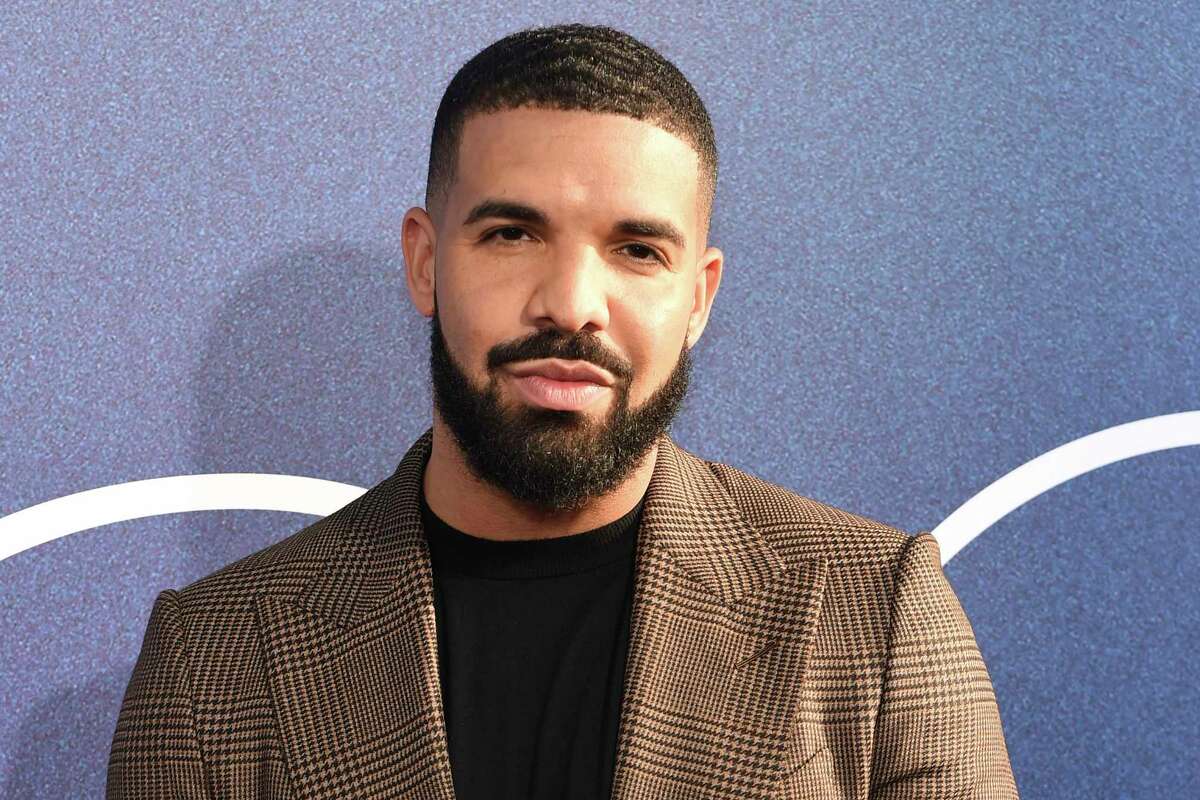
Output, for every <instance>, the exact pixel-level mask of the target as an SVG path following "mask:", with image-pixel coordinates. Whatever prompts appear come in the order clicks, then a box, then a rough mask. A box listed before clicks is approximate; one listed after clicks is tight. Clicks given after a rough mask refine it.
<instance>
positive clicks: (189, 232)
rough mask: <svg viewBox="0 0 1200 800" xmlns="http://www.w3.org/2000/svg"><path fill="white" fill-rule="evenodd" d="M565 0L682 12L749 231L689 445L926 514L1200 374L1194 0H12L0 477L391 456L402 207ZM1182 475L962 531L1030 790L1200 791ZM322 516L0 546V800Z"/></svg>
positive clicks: (65, 791) (204, 517)
mask: <svg viewBox="0 0 1200 800" xmlns="http://www.w3.org/2000/svg"><path fill="white" fill-rule="evenodd" d="M567 20H582V21H593V22H604V23H607V24H612V25H615V26H618V27H621V28H624V29H626V30H628V31H630V32H631V33H633V34H635V35H637V36H639V37H641V38H643V39H644V40H645V41H647V42H648V43H650V44H652V45H654V46H656V47H658V48H660V49H661V50H662V51H663V52H664V53H665V54H666V55H667V56H668V57H669V58H671V59H672V60H673V61H675V62H676V63H677V64H678V65H679V66H680V67H681V69H682V70H683V71H684V72H685V73H686V74H687V75H688V76H689V77H691V78H692V80H693V82H694V83H695V85H696V86H697V89H698V90H699V92H700V94H701V95H702V97H703V98H704V99H705V101H706V102H707V103H708V105H709V108H710V111H711V113H712V115H713V118H714V124H715V126H716V131H717V138H718V144H719V146H720V148H721V153H722V162H723V163H722V166H723V172H722V175H721V178H720V184H719V189H718V196H717V205H716V209H715V220H714V227H713V230H712V234H711V239H712V241H713V243H714V244H717V245H718V246H720V247H722V249H723V250H724V251H725V253H726V256H727V266H726V272H725V277H724V281H723V283H722V286H721V291H720V294H719V296H718V298H717V300H716V303H715V305H714V307H713V312H712V319H711V322H710V324H709V327H708V329H707V331H706V332H705V334H704V336H703V337H702V339H701V340H700V343H699V345H698V347H697V350H696V355H697V365H696V373H695V378H694V382H693V388H692V393H691V395H690V396H689V399H688V401H687V403H686V405H685V410H684V412H683V414H682V415H681V417H680V419H679V421H678V422H677V423H676V425H675V427H674V435H675V438H676V439H677V440H678V441H679V442H680V443H681V444H683V445H684V446H685V447H687V448H688V449H690V450H692V451H693V452H696V453H698V454H700V455H703V456H705V457H707V458H710V459H715V460H719V461H724V462H727V463H731V464H734V465H737V466H739V467H741V468H743V469H746V470H748V471H750V472H753V473H755V474H757V475H759V476H761V477H764V478H766V479H768V480H772V481H775V482H777V483H780V484H783V485H785V486H787V487H789V488H792V489H794V490H795V491H798V492H800V493H801V494H805V495H808V496H810V497H814V498H817V499H820V500H823V501H826V502H830V503H833V504H834V505H838V506H841V507H844V508H846V509H848V510H851V511H855V512H857V513H861V514H865V515H868V516H872V517H875V518H877V519H880V520H883V521H885V522H889V523H892V524H895V525H898V526H900V527H903V528H905V529H907V530H910V531H915V530H917V529H927V528H932V527H933V526H935V525H936V524H937V523H938V522H940V521H941V520H942V519H944V518H945V517H946V516H947V515H948V514H949V513H950V512H951V511H953V510H954V509H955V508H957V507H958V506H959V505H960V504H961V503H963V502H964V501H966V500H967V499H968V498H970V497H971V496H972V495H974V494H975V493H976V492H977V491H979V490H980V489H981V488H983V487H984V486H986V485H987V484H989V483H991V482H992V481H993V480H995V479H996V478H998V477H1000V476H1002V475H1004V474H1005V473H1007V472H1009V471H1010V470H1012V469H1013V468H1015V467H1017V466H1018V465H1020V464H1022V463H1024V462H1025V461H1027V460H1029V459H1031V458H1033V457H1035V456H1037V455H1039V454H1041V453H1043V452H1046V451H1047V450H1050V449H1051V448H1053V447H1055V446H1057V445H1060V444H1062V443H1064V442H1067V441H1069V440H1072V439H1075V438H1077V437H1079V436H1082V435H1084V434H1087V433H1091V432H1093V431H1096V430H1099V429H1102V428H1107V427H1109V426H1112V425H1115V424H1118V423H1122V422H1127V421H1130V420H1136V419H1141V418H1145V417H1151V416H1156V415H1160V414H1165V413H1169V412H1176V411H1183V410H1189V409H1200V386H1198V383H1197V367H1198V366H1200V363H1198V362H1200V357H1198V355H1197V354H1198V353H1200V341H1198V340H1200V334H1198V326H1197V321H1198V320H1200V294H1198V293H1197V291H1196V290H1195V282H1196V274H1197V255H1198V253H1200V247H1198V245H1200V226H1198V225H1197V220H1198V219H1200V155H1198V150H1197V147H1196V140H1197V136H1200V91H1198V89H1197V87H1200V56H1198V48H1197V47H1196V42H1197V41H1200V7H1198V6H1197V5H1196V4H1194V3H1164V2H1155V3H1145V4H1126V3H1121V4H1111V3H1106V2H1080V3H1054V4H1038V5H1031V6H1029V7H1021V5H1020V4H1016V3H1012V4H1003V6H1002V7H1001V6H1000V5H999V4H978V5H973V4H968V3H956V4H929V5H926V4H923V3H902V4H896V3H890V2H870V3H861V4H857V5H856V6H854V7H850V6H848V5H843V4H841V3H811V4H806V5H805V6H804V7H799V6H797V7H794V8H787V7H784V6H769V5H765V4H764V5H761V6H754V5H749V6H748V5H746V4H737V5H728V6H720V5H717V4H705V5H704V6H703V7H701V6H699V5H697V4H692V3H683V2H657V3H654V4H651V5H647V6H645V7H638V6H635V5H629V4H611V5H610V4H606V3H599V2H587V3H579V2H561V1H560V2H554V3H527V4H522V5H521V6H520V7H513V6H511V5H510V4H498V3H492V2H475V1H470V2H461V3H458V4H455V6H454V8H453V9H452V10H446V9H443V8H439V7H437V5H436V4H428V5H423V6H418V5H415V4H410V5H405V6H401V5H399V4H389V3H364V2H358V3H296V4H283V3H268V2H258V3H245V4H237V5H236V7H235V6H233V5H230V6H228V7H211V8H207V9H200V8H198V7H197V5H196V4H192V3H181V2H164V3H158V4H155V6H154V10H151V7H150V6H142V5H140V4H130V5H129V7H125V8H122V7H120V6H119V5H114V4H111V3H76V4H72V5H71V6H70V7H69V8H68V7H66V6H65V4H64V5H62V6H60V5H57V4H56V5H55V6H54V11H53V13H51V12H49V11H47V7H46V5H45V4H43V3H7V4H5V9H4V10H3V11H0V110H2V113H0V197H2V201H0V232H2V233H0V236H2V240H0V270H2V273H0V275H2V282H0V326H2V328H0V334H2V335H0V364H2V365H3V380H0V420H2V427H0V515H3V514H7V513H10V512H13V511H17V510H19V509H23V508H26V507H29V506H34V505H36V504H39V503H42V502H44V501H47V500H50V499H53V498H56V497H61V496H64V495H68V494H71V493H74V492H78V491H81V490H84V489H90V488H93V487H100V486H107V485H111V484H120V483H124V482H127V481H131V480H136V479H140V478H151V477H158V476H168V475H180V474H194V473H205V472H270V473H286V474H295V475H312V476H319V477H323V478H329V479H333V480H338V481H344V482H347V483H352V484H356V485H359V486H369V485H373V484H374V483H376V482H378V481H379V480H381V479H382V478H384V477H386V476H387V475H388V474H390V472H391V471H392V469H393V468H394V467H395V465H396V464H397V463H398V461H399V459H400V456H401V455H403V452H404V450H405V449H406V448H407V446H408V445H409V444H410V443H411V441H412V440H413V439H414V438H415V437H416V436H417V435H419V434H420V433H421V432H422V431H423V430H424V429H425V428H426V427H427V426H428V424H429V421H430V411H429V408H430V400H429V384H428V378H427V375H426V372H427V366H426V354H427V349H426V348H427V343H426V342H427V328H426V323H425V321H424V319H423V318H421V317H420V316H419V315H418V314H417V313H416V312H415V311H414V310H412V309H411V308H410V307H409V305H408V298H407V293H406V292H405V290H404V281H403V273H402V270H403V264H402V261H401V256H400V250H399V243H398V237H397V233H398V225H399V221H400V218H401V216H402V215H403V212H404V210H405V209H406V208H407V207H408V206H410V205H413V204H417V203H419V202H421V199H422V193H423V176H424V173H425V166H426V158H427V147H428V138H429V134H430V130H431V127H432V121H433V114H434V111H435V110H436V106H437V102H438V99H439V97H440V95H441V92H442V90H443V89H444V87H445V85H446V83H447V81H448V80H449V78H450V76H451V75H452V74H453V73H454V71H455V70H456V69H457V68H458V66H459V65H460V64H461V63H462V62H463V61H465V60H466V59H467V58H468V57H470V55H472V54H473V53H474V52H476V51H477V50H478V49H480V48H481V47H483V46H484V45H485V44H487V43H489V42H490V41H492V40H494V39H495V38H498V36H500V35H502V34H503V33H507V32H510V31H512V30H515V29H517V28H521V27H525V26H528V25H534V24H547V23H550V22H559V21H567ZM1198 492H1200V451H1198V450H1197V449H1196V448H1180V449H1174V450H1167V451H1162V452H1159V453H1154V454H1151V455H1147V456H1142V457H1139V458H1136V459H1131V460H1127V461H1122V462H1118V463H1116V464H1112V465H1110V466H1107V467H1104V468H1102V469H1099V470H1096V471H1094V472H1091V473H1089V474H1087V475H1084V476H1082V477H1080V478H1077V479H1075V480H1073V481H1070V482H1068V483H1066V484H1064V485H1062V486H1060V487H1059V488H1057V489H1054V490H1052V491H1050V492H1048V493H1046V494H1044V495H1042V496H1040V497H1038V498H1037V499H1035V500H1034V501H1032V502H1030V503H1028V504H1026V505H1025V506H1023V507H1022V508H1020V509H1019V510H1018V511H1016V512H1014V513H1012V514H1010V515H1009V516H1007V517H1005V518H1004V519H1003V520H1001V521H1000V522H999V523H997V524H996V525H994V526H992V527H991V528H990V529H989V530H988V531H987V532H986V533H985V534H984V535H983V536H981V537H979V538H978V539H976V540H975V541H973V542H972V543H971V544H970V545H969V546H968V547H967V548H965V549H964V550H963V551H962V552H961V553H960V554H959V555H957V556H956V557H955V558H954V559H953V560H952V561H951V562H950V563H949V564H948V565H947V567H946V571H947V575H948V576H949V578H950V580H951V583H952V584H953V585H954V587H955V589H956V590H957V592H958V594H959V597H960V598H961V600H962V602H963V605H964V607H965V609H966V610H967V613H968V615H969V617H970V618H971V620H972V622H973V624H974V626H975V631H976V635H977V637H978V639H979V643H980V647H981V649H982V651H983V654H984V657H985V659H986V661H987V664H988V667H989V670H990V671H991V674H992V677H993V681H994V683H995V686H996V691H997V696H998V700H999V703H1000V708H1001V715H1002V718H1003V722H1004V727H1005V732H1006V735H1007V738H1008V743H1009V750H1010V754H1011V756H1012V761H1013V768H1014V772H1015V774H1016V778H1017V782H1018V785H1019V787H1020V789H1021V792H1022V796H1023V797H1026V798H1034V797H1053V798H1075V797H1078V798H1091V797H1101V796H1102V797H1122V798H1124V797H1147V796H1171V797H1184V796H1198V795H1200V759H1197V758H1196V752H1197V748H1198V746H1200V722H1198V721H1197V720H1198V719H1200V716H1198V715H1197V710H1198V706H1200V703H1198V702H1197V701H1198V699H1200V688H1198V685H1200V682H1198V680H1197V678H1198V675H1197V671H1198V667H1197V662H1196V659H1195V653H1196V651H1197V647H1198V645H1200V602H1198V598H1197V593H1196V591H1195V588H1194V586H1195V576H1196V574H1197V573H1198V570H1200V544H1198V541H1197V536H1196V531H1195V525H1196V523H1195V520H1196V512H1197V511H1198V510H1200V501H1198V500H1197V497H1198ZM311 520H312V517H308V516H305V515H301V514H283V513H269V512H250V511H221V512H201V513H192V514H177V515H170V516H159V517H152V518H147V519H140V520H133V521H129V522H123V523H119V524H112V525H107V526H103V527H99V528H95V529H93V530H89V531H84V532H81V533H77V534H74V535H72V536H68V537H66V538H62V539H58V540H56V541H52V542H48V543H46V544H43V545H40V546H38V547H36V548H34V549H32V550H27V551H25V552H23V553H21V554H18V555H16V556H13V557H11V558H8V559H7V560H5V561H3V562H0V641H2V642H3V643H4V645H3V647H0V681H2V685H3V687H4V688H3V691H2V692H0V796H3V797H6V798H7V797H14V798H16V797H68V796H79V797H82V796H91V797H96V796H100V795H101V794H102V791H103V780H104V768H105V761H106V757H107V752H108V746H109V739H110V737H111V734H112V729H113V725H114V724H115V721H116V713H117V710H118V707H119V704H120V698H121V694H122V692H123V691H124V688H125V682H126V681H127V680H128V676H129V672H130V670H131V669H132V666H133V661H134V658H135V657H136V655H137V651H138V647H139V645H140V641H141V635H142V632H143V630H144V627H145V622H146V619H147V617H148V615H149V611H150V607H151V604H152V601H153V599H154V596H155V595H156V594H157V592H158V591H159V590H161V589H163V588H167V587H180V586H182V585H184V584H185V583H188V582H190V581H192V580H194V579H195V578H197V577H199V576H201V575H203V574H206V573H208V572H210V571H211V570H213V569H215V568H217V567H218V566H220V565H222V564H224V563H227V562H228V561H231V560H233V559H234V558H237V557H239V556H241V555H243V554H245V553H249V552H251V551H253V550H256V549H258V548H260V547H263V546H265V545H266V544H268V543H270V542H272V541H275V540H277V539H279V538H282V537H284V536H286V535H287V534H289V533H291V532H293V531H295V530H297V529H298V528H300V527H302V526H303V525H305V524H307V523H308V522H310V521H311ZM1189 587H1191V588H1189Z"/></svg>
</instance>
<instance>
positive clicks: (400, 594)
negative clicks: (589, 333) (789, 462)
mask: <svg viewBox="0 0 1200 800" xmlns="http://www.w3.org/2000/svg"><path fill="white" fill-rule="evenodd" d="M431 445H432V430H427V431H426V432H425V433H424V434H423V435H422V436H421V437H420V438H419V439H417V441H416V442H414V443H413V445H412V446H411V447H410V448H409V450H408V452H407V453H406V454H405V456H404V458H403V460H402V461H401V463H400V465H399V466H398V467H397V469H396V471H395V473H394V474H393V475H391V476H390V477H389V478H387V479H386V480H384V481H382V482H381V483H379V484H378V485H376V486H375V487H373V488H372V489H370V490H369V491H368V492H366V493H365V494H364V495H362V496H361V497H359V498H358V499H356V500H355V501H354V502H352V503H350V504H348V505H347V506H345V507H343V508H341V509H339V510H338V511H336V512H334V513H333V514H330V515H329V516H327V517H325V518H323V519H321V520H319V521H317V522H315V523H313V524H312V525H310V526H308V527H307V528H305V529H304V530H301V531H299V532H297V533H295V534H293V535H292V536H289V537H288V538H286V539H283V540H282V541H280V542H277V543H276V544H274V545H272V546H271V547H268V548H266V549H264V550H261V551H259V552H257V553H255V554H253V555H251V556H248V557H246V558H244V559H242V560H240V561H237V562H235V563H233V564H230V565H229V566H227V567H225V568H223V569H221V570H219V571H217V572H215V573H213V574H212V575H209V576H208V577H206V578H203V579H201V580H199V581H197V582H195V583H193V584H191V585H189V586H187V587H185V588H184V589H182V590H179V591H175V590H166V591H164V592H162V593H161V594H160V595H159V596H158V598H157V600H156V601H155V604H154V607H153V609H152V611H151V614H150V620H149V623H148V625H147V629H146V635H145V639H144V642H143V645H142V650H141V653H140V655H139V657H138V660H137V663H136V665H135V667H134V669H133V674H132V676H131V678H130V681H129V686H128V688H127V690H126V693H125V699H124V702H123V704H122V706H121V710H120V715H119V717H118V720H117V725H116V730H115V732H114V735H113V740H112V750H111V754H110V758H109V764H108V797H109V798H110V800H117V799H118V798H120V799H124V798H129V799H130V800H132V799H133V798H137V799H138V800H157V799H158V798H163V799H164V800H165V798H176V799H178V798H184V799H186V800H199V798H227V799H228V800H249V798H260V799H262V800H267V799H270V800H283V799H284V798H289V799H290V800H301V799H303V800H318V799H319V798H325V799H326V800H328V799H329V798H430V800H432V799H433V798H438V799H439V800H450V799H451V798H453V796H454V795H453V785H452V780H451V772H450V763H449V756H448V751H447V746H446V735H445V723H444V717H443V711H442V706H441V690H440V685H439V682H438V681H439V678H438V664H437V642H436V628H435V618H434V610H433V588H432V587H433V584H432V573H431V568H430V563H429V552H428V548H427V546H426V543H425V539H424V535H423V531H422V527H421V520H420V509H419V505H418V499H419V494H418V492H419V489H420V484H421V480H422V476H423V473H424V467H425V463H426V461H427V460H428V457H429V451H430V448H431ZM632 614H633V616H632V619H631V633H630V637H631V638H630V642H629V656H628V660H627V666H626V674H625V684H624V698H623V701H622V709H621V720H620V730H619V737H618V746H617V764H616V774H615V776H614V782H613V795H612V796H613V798H614V799H615V800H671V799H673V798H678V799H679V800H683V798H687V799H688V800H695V799H697V798H791V799H792V800H800V799H801V798H805V799H806V800H811V799H813V798H829V799H831V800H832V798H846V799H849V798H857V799H860V800H866V799H867V798H876V799H877V800H901V799H902V798H903V799H909V798H912V799H917V798H920V799H928V800H933V798H952V797H953V798H976V799H977V800H1010V799H1011V798H1016V797H1017V789H1016V785H1015V783H1014V781H1013V776H1012V771H1011V767H1010V765H1009V758H1008V752H1007V749H1006V746H1005V741H1004V736H1003V732H1002V728H1001V722H1000V714H999V709H998V708H997V705H996V701H995V697H994V694H993V690H992V684H991V680H990V677H989V675H988V672H987V669H986V667H985V665H984V662H983V659H982V657H981V656H980V653H979V649H978V647H977V645H976V642H975V637H974V632H973V630H972V628H971V625H970V622H969V621H968V620H967V618H966V616H965V614H964V613H963V610H962V607H961V606H960V604H959V602H958V599H957V597H956V596H955V594H954V591H953V590H952V589H951V587H950V585H949V584H948V583H947V581H946V579H945V576H944V575H943V573H942V569H941V562H940V558H939V553H938V547H937V541H936V540H935V539H934V538H933V537H932V536H931V535H929V534H928V533H921V534H918V535H917V536H915V537H914V536H909V535H908V534H906V533H904V532H903V531H900V530H897V529H895V528H892V527H889V526H886V525H883V524H881V523H878V522H875V521H873V520H869V519H867V518H864V517H860V516H856V515H854V514H850V513H847V512H845V511H841V510H840V509H836V508H833V507H832V506H829V505H825V504H823V503H819V502H816V501H814V500H810V499H808V498H805V497H801V496H800V495H797V494H795V493H793V492H790V491H788V490H787V489H784V488H783V487H780V486H777V485H774V484H771V483H768V482H766V481H763V480H761V479H759V478H756V477H754V476H752V475H750V474H748V473H746V472H743V471H741V470H739V469H737V468H735V467H732V466H729V465H725V464H720V463H717V462H709V461H706V460H704V459H702V458H699V457H697V456H695V455H693V454H692V453H690V452H688V451H687V450H685V449H683V448H682V447H680V446H679V445H677V444H676V443H675V442H674V441H672V440H671V439H670V437H669V436H664V437H662V438H661V439H660V440H659V450H658V457H657V459H656V462H655V466H654V471H653V475H652V477H651V480H650V485H649V487H648V490H647V496H646V500H645V504H644V506H643V511H642V521H641V527H640V528H639V534H638V544H637V554H636V584H635V590H634V606H633V611H632Z"/></svg>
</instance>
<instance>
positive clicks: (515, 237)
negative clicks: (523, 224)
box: [483, 225, 525, 242]
mask: <svg viewBox="0 0 1200 800" xmlns="http://www.w3.org/2000/svg"><path fill="white" fill-rule="evenodd" d="M497 234H499V238H501V239H503V240H504V241H506V242H519V241H521V237H522V236H524V235H525V229H524V228H518V227H516V226H514V225H506V226H504V227H503V228H493V229H492V230H490V231H488V232H487V233H485V234H484V235H483V240H484V241H487V240H488V239H493V238H497Z"/></svg>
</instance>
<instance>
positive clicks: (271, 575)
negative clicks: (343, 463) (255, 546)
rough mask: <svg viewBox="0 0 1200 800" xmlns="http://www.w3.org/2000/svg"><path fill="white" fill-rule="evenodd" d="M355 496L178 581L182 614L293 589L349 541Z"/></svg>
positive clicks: (231, 607) (237, 606)
mask: <svg viewBox="0 0 1200 800" xmlns="http://www.w3.org/2000/svg"><path fill="white" fill-rule="evenodd" d="M361 499H362V498H361V497H360V498H358V499H355V500H353V501H351V502H350V503H348V504H347V505H345V506H343V507H342V508H340V509H338V510H337V511H334V512H333V513H332V514H329V515H327V516H324V517H321V518H320V519H318V520H316V521H314V522H312V523H310V524H309V525H306V526H305V527H303V528H301V529H300V530H298V531H296V532H294V533H292V534H290V535H288V536H287V537H286V538H283V539H280V540H279V541H277V542H274V543H272V544H270V545H268V546H266V547H264V548H262V549H260V550H257V551H255V552H253V553H250V554H249V555H246V556H243V557H242V558H239V559H238V560H236V561H233V562H231V563H229V564H226V565H225V566H223V567H221V568H220V569H217V570H216V571H214V572H211V573H209V574H208V575H205V576H204V577H201V578H199V579H197V580H195V581H193V582H192V583H190V584H188V585H186V586H184V587H183V588H182V589H180V590H179V591H178V597H179V603H180V607H181V610H182V612H183V614H184V616H192V615H194V614H196V613H213V612H216V613H220V612H223V611H224V612H234V611H240V610H247V609H249V608H250V607H251V605H252V604H253V602H254V598H255V596H257V595H259V594H264V593H266V594H272V595H277V596H289V595H290V596H296V595H299V594H300V593H302V592H303V591H304V589H305V587H306V586H307V585H308V583H309V581H311V580H312V578H313V577H314V576H315V575H316V574H317V573H318V572H319V571H320V570H322V569H327V568H328V567H329V565H330V563H331V562H335V561H337V560H339V559H340V557H341V554H342V552H343V551H344V550H345V549H346V548H348V547H352V546H353V545H352V544H350V542H349V541H348V540H349V539H350V536H349V534H350V532H351V530H352V529H353V528H354V523H355V519H356V517H357V515H358V511H359V505H360V500H361Z"/></svg>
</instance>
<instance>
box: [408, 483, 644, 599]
mask: <svg viewBox="0 0 1200 800" xmlns="http://www.w3.org/2000/svg"><path fill="white" fill-rule="evenodd" d="M420 495H421V521H422V523H423V524H424V527H425V539H426V541H427V542H428V543H429V549H430V557H431V559H432V560H433V561H434V562H436V564H437V566H438V568H439V569H442V570H445V571H448V572H454V573H457V574H460V575H470V576H473V577H477V578H493V579H498V580H512V579H521V578H525V579H528V578H552V577H556V576H559V575H572V574H575V573H579V572H586V571H588V570H591V569H596V568H598V567H602V566H605V565H607V564H612V563H614V562H618V561H621V560H623V559H630V558H632V557H633V555H634V551H635V548H636V546H637V529H638V527H639V522H640V520H641V512H642V506H643V505H644V504H645V500H646V497H645V495H642V498H641V499H640V500H638V503H637V505H636V506H634V507H633V508H632V509H630V510H629V511H628V512H626V513H625V514H624V515H623V516H621V517H620V518H618V519H615V520H613V521H612V522H609V523H607V524H605V525H601V526H600V527H598V528H593V529H591V530H589V531H583V532H581V533H573V534H568V535H566V536H555V537H552V538H549V539H518V540H513V541H506V540H498V539H485V538H483V537H480V536H472V535H471V534H469V533H464V532H463V531H460V530H458V529H457V528H455V527H452V526H451V525H449V524H447V523H446V522H445V521H444V520H442V518H441V517H439V516H438V515H437V514H435V513H433V510H432V509H431V508H430V507H429V504H428V503H426V502H425V492H424V490H423V489H422V491H421V492H420Z"/></svg>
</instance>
